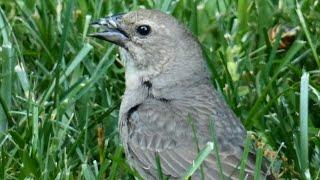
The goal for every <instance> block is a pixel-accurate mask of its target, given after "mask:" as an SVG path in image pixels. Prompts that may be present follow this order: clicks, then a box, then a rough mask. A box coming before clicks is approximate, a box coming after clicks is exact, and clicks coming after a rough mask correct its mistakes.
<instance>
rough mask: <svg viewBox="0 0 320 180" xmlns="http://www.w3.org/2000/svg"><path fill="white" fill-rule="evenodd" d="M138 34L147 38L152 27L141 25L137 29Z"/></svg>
mask: <svg viewBox="0 0 320 180" xmlns="http://www.w3.org/2000/svg"><path fill="white" fill-rule="evenodd" d="M137 32H138V33H139V34H140V35H142V36H146V35H148V34H150V32H151V27H150V26H148V25H141V26H138V27H137Z"/></svg>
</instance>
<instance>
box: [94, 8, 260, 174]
mask: <svg viewBox="0 0 320 180" xmlns="http://www.w3.org/2000/svg"><path fill="white" fill-rule="evenodd" d="M93 24H94V25H98V26H100V27H101V26H102V27H104V28H105V31H103V32H100V33H95V34H92V36H94V37H97V38H100V39H104V40H107V41H110V42H112V43H115V44H117V45H119V46H120V52H121V57H122V60H123V61H124V63H125V68H126V91H125V93H124V96H123V100H122V104H121V108H120V119H119V132H120V136H121V139H122V143H123V146H124V149H125V153H126V156H127V159H128V162H129V164H130V165H131V166H132V167H133V168H135V169H136V170H137V171H138V172H139V173H140V174H141V176H142V177H144V178H145V179H158V173H157V165H156V160H155V154H158V155H159V157H160V161H161V167H162V171H163V173H164V175H167V176H169V177H170V178H171V179H178V178H181V176H182V175H183V173H185V171H186V170H187V168H188V167H189V166H190V165H191V164H192V163H193V161H194V159H195V157H196V156H197V154H198V150H197V145H196V143H195V139H194V138H195V137H194V133H193V131H192V126H191V124H190V123H189V122H188V117H191V119H192V121H193V124H194V129H195V131H196V138H197V140H198V145H199V148H200V149H202V148H203V147H204V146H205V145H206V144H207V143H208V142H210V141H212V137H211V133H210V121H211V122H212V121H213V122H214V125H215V129H216V135H217V140H218V143H219V147H220V149H219V151H220V158H221V163H222V169H223V173H224V176H226V177H230V178H231V179H238V175H239V170H238V169H237V168H239V167H238V166H239V163H240V160H241V156H242V152H243V141H244V137H245V135H246V131H245V129H244V128H243V126H242V124H241V122H240V121H239V120H238V119H237V118H236V116H235V115H234V113H233V112H232V110H231V109H230V108H229V107H228V105H227V104H226V103H225V101H224V100H223V99H222V98H221V97H220V96H219V94H218V93H217V92H216V91H215V90H214V89H213V87H212V85H211V83H210V78H209V73H208V70H207V68H206V64H205V61H204V58H203V56H202V51H201V48H200V45H199V43H198V41H197V40H196V39H195V38H194V37H193V36H192V34H191V33H190V32H189V31H188V30H187V29H186V28H185V27H184V26H183V25H181V24H180V23H178V22H177V21H176V20H175V19H174V18H173V17H172V16H170V15H167V14H164V13H162V12H159V11H155V10H138V11H135V12H131V13H128V14H124V15H121V16H113V17H107V18H102V19H100V20H99V21H97V22H94V23H93ZM253 169H254V158H249V159H248V164H247V166H246V169H245V174H246V176H247V178H248V179H252V178H253ZM203 170H204V174H205V179H219V177H220V174H219V170H218V167H217V162H216V157H215V155H214V152H212V153H211V154H210V155H209V157H208V158H207V159H206V160H205V161H204V163H203ZM261 177H263V172H261ZM192 178H193V179H200V172H199V170H198V171H196V172H195V174H194V175H193V177H192Z"/></svg>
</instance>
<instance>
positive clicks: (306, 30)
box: [296, 1, 320, 68]
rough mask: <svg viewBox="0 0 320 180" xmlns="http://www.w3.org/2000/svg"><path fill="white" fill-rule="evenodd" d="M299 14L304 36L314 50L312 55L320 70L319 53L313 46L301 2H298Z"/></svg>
mask: <svg viewBox="0 0 320 180" xmlns="http://www.w3.org/2000/svg"><path fill="white" fill-rule="evenodd" d="M296 11H297V14H298V17H299V20H300V23H301V26H302V29H303V32H304V34H305V35H306V37H307V40H308V43H309V46H310V47H311V50H312V54H313V57H314V59H315V60H316V63H317V65H318V68H320V59H319V56H318V53H317V50H316V47H315V45H314V44H313V41H312V38H311V36H310V32H309V30H308V29H309V28H308V27H307V23H306V21H305V19H304V17H303V14H302V11H301V5H300V4H299V2H298V1H297V9H296Z"/></svg>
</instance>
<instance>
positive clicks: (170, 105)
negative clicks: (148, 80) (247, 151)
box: [120, 91, 253, 179]
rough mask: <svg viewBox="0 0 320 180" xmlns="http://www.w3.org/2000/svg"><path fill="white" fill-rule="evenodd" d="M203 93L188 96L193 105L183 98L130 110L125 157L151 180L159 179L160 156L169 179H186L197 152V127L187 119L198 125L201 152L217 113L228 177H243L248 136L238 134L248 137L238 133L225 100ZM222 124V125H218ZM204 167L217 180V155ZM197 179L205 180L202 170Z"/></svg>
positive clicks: (125, 119) (209, 175) (209, 176)
mask: <svg viewBox="0 0 320 180" xmlns="http://www.w3.org/2000/svg"><path fill="white" fill-rule="evenodd" d="M211 92H212V91H211ZM209 93H210V92H209ZM201 94H205V93H200V95H201ZM200 95H196V98H195V97H191V98H190V97H186V99H190V102H187V101H185V100H181V99H180V98H179V100H173V101H161V100H157V99H150V100H148V101H145V102H144V103H142V104H139V105H136V106H135V107H134V109H133V110H131V111H129V112H130V113H127V115H126V116H123V117H122V119H121V121H122V122H126V123H125V124H126V125H123V126H122V127H120V128H122V129H123V128H125V129H126V130H125V131H126V132H127V133H125V134H126V136H127V138H124V139H125V142H124V143H125V149H126V153H127V156H129V157H128V158H129V162H130V163H131V165H133V166H134V167H135V168H136V169H137V170H138V171H139V172H140V174H142V175H143V176H145V177H148V179H149V178H151V177H154V178H156V179H157V177H158V175H157V165H156V160H155V154H156V153H158V155H159V157H160V161H161V167H162V170H163V173H164V174H165V175H169V176H171V177H176V178H178V177H180V176H181V175H183V173H185V172H186V170H187V168H188V167H190V166H191V164H192V163H193V161H194V160H195V158H196V156H197V154H198V150H197V145H196V141H195V139H194V138H195V137H194V133H193V131H192V126H191V125H190V123H188V120H187V119H188V115H191V116H192V118H193V120H194V122H195V126H196V127H195V129H196V131H198V132H197V133H196V134H197V138H198V141H199V142H198V143H199V148H200V149H201V148H203V147H204V145H205V144H206V143H207V142H208V141H210V140H211V137H210V132H209V129H210V128H209V123H208V122H209V121H210V119H211V115H212V114H213V116H214V119H215V122H216V123H215V124H216V127H217V131H216V132H217V137H218V142H219V146H220V147H221V148H220V158H221V165H222V168H223V172H224V175H225V176H226V177H228V176H230V177H232V178H237V177H238V176H237V174H238V172H237V170H235V168H237V166H238V165H239V162H240V158H241V155H242V149H241V145H242V143H243V141H242V140H243V138H242V137H237V136H243V134H240V135H239V133H236V132H237V129H239V127H235V128H233V127H232V126H233V125H237V124H235V123H236V122H233V121H236V119H234V118H235V117H234V115H233V113H232V112H231V111H230V110H229V109H228V107H227V106H226V105H225V104H224V103H223V101H221V102H220V101H219V100H216V97H212V96H210V95H208V94H206V95H205V96H204V97H200ZM200 98H202V99H200ZM191 101H192V102H191ZM215 101H217V102H215ZM213 110H215V111H214V112H213ZM221 121H222V122H223V123H217V122H221ZM229 121H231V123H234V124H231V128H230V123H228V122H229ZM240 126H241V124H240ZM240 129H241V128H240ZM240 131H241V130H240ZM228 133H229V134H228ZM240 133H243V132H240ZM203 166H204V168H203V170H204V171H205V173H204V174H205V176H206V177H207V178H206V179H216V178H218V176H219V173H218V172H219V171H218V167H217V165H216V159H215V156H214V153H212V154H211V155H210V156H209V157H208V158H207V159H206V160H205V163H204V164H203ZM252 169H253V165H252V164H249V166H248V167H247V168H246V172H247V174H251V173H252ZM194 177H200V172H199V171H197V172H196V173H195V175H194ZM196 179H197V178H196Z"/></svg>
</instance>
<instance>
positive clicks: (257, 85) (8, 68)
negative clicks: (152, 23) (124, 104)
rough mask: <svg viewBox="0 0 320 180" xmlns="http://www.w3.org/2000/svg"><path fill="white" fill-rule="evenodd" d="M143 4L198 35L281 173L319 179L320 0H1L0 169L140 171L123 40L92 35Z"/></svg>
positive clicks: (89, 173)
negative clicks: (125, 114) (129, 155)
mask: <svg viewBox="0 0 320 180" xmlns="http://www.w3.org/2000/svg"><path fill="white" fill-rule="evenodd" d="M139 8H148V9H159V10H161V11H163V12H166V13H168V14H172V15H173V16H174V17H176V18H177V19H178V20H179V21H180V22H182V23H183V24H185V25H186V26H187V27H188V28H189V29H190V30H191V31H192V32H193V34H194V35H195V36H197V37H198V39H199V41H200V42H201V44H202V46H203V52H204V54H205V56H206V58H207V62H208V66H209V69H210V71H211V73H212V83H213V85H214V87H215V88H216V89H217V90H218V91H219V92H220V93H221V94H222V96H223V97H224V98H225V100H226V101H227V102H228V104H229V105H230V107H231V108H232V109H233V110H234V112H235V113H236V115H237V116H238V117H239V118H240V119H241V121H242V123H243V124H244V126H245V127H246V129H247V130H248V131H250V133H249V134H250V136H248V138H247V140H248V144H253V148H256V149H257V150H258V151H259V152H260V153H259V154H260V155H261V156H262V154H264V155H265V156H266V157H267V158H269V159H270V161H271V165H272V167H270V169H272V171H273V172H274V173H275V174H276V175H277V176H278V177H280V178H287V179H292V178H298V179H320V56H319V54H320V47H319V45H320V44H319V42H320V41H319V39H320V4H319V1H318V0H300V1H296V0H252V1H250V0H237V1H236V0H154V1H153V0H50V1H46V0H28V1H25V0H12V1H9V0H0V33H1V35H0V44H1V46H0V179H25V178H27V179H105V178H107V179H134V178H139V175H138V174H137V173H136V172H135V171H134V170H133V169H131V168H130V167H129V166H128V164H127V163H126V161H125V157H124V153H123V148H122V146H121V142H120V140H119V137H118V129H117V122H118V113H119V106H120V102H121V96H122V94H123V92H124V88H125V86H124V68H123V64H122V62H121V60H120V59H119V55H118V51H117V47H115V46H114V45H111V44H110V43H107V42H103V41H100V40H96V39H92V38H90V37H87V34H88V33H90V32H92V31H94V30H93V29H92V28H91V27H90V26H89V24H90V21H92V20H94V19H98V18H100V17H104V16H107V15H111V14H116V13H121V12H129V11H132V10H135V9H139ZM277 27H278V28H277ZM270 35H271V36H270ZM247 147H249V146H247ZM258 159H259V158H258ZM258 172H259V171H257V172H256V173H258Z"/></svg>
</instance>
